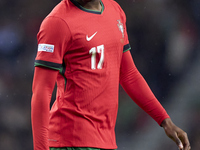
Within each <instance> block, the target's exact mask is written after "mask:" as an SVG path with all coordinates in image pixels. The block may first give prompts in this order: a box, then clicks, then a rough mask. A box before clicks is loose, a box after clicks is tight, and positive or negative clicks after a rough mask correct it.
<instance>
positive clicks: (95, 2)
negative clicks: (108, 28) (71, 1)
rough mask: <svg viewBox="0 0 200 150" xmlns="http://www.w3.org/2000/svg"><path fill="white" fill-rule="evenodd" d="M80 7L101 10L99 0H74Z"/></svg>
mask: <svg viewBox="0 0 200 150" xmlns="http://www.w3.org/2000/svg"><path fill="white" fill-rule="evenodd" d="M76 1H77V2H78V3H79V4H80V5H81V6H82V7H84V8H86V9H91V10H95V11H101V9H102V6H101V3H100V0H76Z"/></svg>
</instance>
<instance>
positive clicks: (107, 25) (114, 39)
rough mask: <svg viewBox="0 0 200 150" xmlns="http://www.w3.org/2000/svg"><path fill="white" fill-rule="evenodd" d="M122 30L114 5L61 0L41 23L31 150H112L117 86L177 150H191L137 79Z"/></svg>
mask: <svg viewBox="0 0 200 150" xmlns="http://www.w3.org/2000/svg"><path fill="white" fill-rule="evenodd" d="M125 23H126V17H125V14H124V12H123V10H122V9H121V8H120V6H119V5H118V4H117V3H116V2H115V1H113V0H63V1H61V2H60V3H59V4H58V5H57V6H56V7H55V8H54V9H53V11H52V12H51V13H50V14H49V15H48V16H47V17H46V18H45V19H44V21H43V22H42V24H41V27H40V31H39V33H38V36H37V38H38V52H37V56H36V60H35V72H34V79H33V87H32V88H33V95H32V104H31V107H32V112H31V115H32V130H33V143H34V150H48V149H49V148H50V150H101V149H109V150H111V149H112V150H113V149H117V145H116V139H115V131H114V128H115V123H116V117H117V110H118V88H119V83H120V84H121V85H122V87H123V88H124V89H125V91H126V92H127V93H128V94H129V96H130V97H131V98H132V99H133V101H134V102H135V103H136V104H137V105H139V106H140V107H141V108H142V109H143V110H144V111H146V112H147V113H148V114H149V115H150V116H151V117H152V118H153V119H154V120H155V121H156V122H157V123H158V124H159V125H160V126H162V127H163V128H164V130H165V132H166V134H167V135H168V136H169V137H170V138H171V139H173V140H174V141H175V142H176V144H177V145H178V147H179V149H180V150H189V149H190V144H189V140H188V138H187V135H186V133H185V132H184V131H183V130H181V129H180V128H179V127H177V126H176V125H174V124H173V122H172V121H171V119H170V117H169V116H168V114H167V113H166V111H165V109H164V108H163V107H162V106H161V104H160V103H159V102H158V100H157V99H156V98H155V96H154V94H153V93H152V92H151V90H150V88H149V87H148V85H147V83H146V82H145V80H144V79H143V77H142V76H141V74H140V73H139V72H138V70H137V68H136V66H135V64H134V62H133V59H132V56H131V54H130V51H129V50H130V45H129V41H128V36H127V32H126V25H125ZM55 82H56V83H57V94H56V100H55V102H54V104H53V106H52V108H51V110H50V100H51V96H52V91H53V89H54V86H55Z"/></svg>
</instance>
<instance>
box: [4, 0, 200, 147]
mask: <svg viewBox="0 0 200 150" xmlns="http://www.w3.org/2000/svg"><path fill="white" fill-rule="evenodd" d="M116 1H117V2H118V3H119V4H120V5H121V7H122V8H123V9H124V11H125V13H126V15H127V30H128V34H129V41H130V44H131V47H132V50H131V53H132V55H133V58H134V61H135V63H136V66H137V67H138V69H139V71H140V72H141V74H142V75H143V76H144V78H145V79H146V81H147V82H148V84H149V86H150V87H151V89H152V91H153V92H154V94H155V95H156V97H157V98H158V100H159V101H160V102H161V104H162V105H163V106H164V107H165V108H166V110H167V112H168V113H169V115H170V116H171V118H172V120H173V121H174V122H175V124H176V125H178V126H179V127H181V128H182V129H183V130H185V131H186V132H187V133H188V136H189V138H190V142H191V145H192V149H193V150H199V149H200V129H199V126H200V100H199V97H200V88H199V85H200V52H199V50H200V1H199V0H176V1H174V0H162V1H161V0H151V1H149V0H126V1H123V0H116ZM59 2H60V0H35V1H24V0H17V1H16V0H1V1H0V68H1V73H0V150H31V149H33V148H32V147H33V144H32V131H31V119H30V110H31V107H30V104H31V94H32V91H31V86H32V78H33V73H34V59H35V55H36V52H37V39H36V34H37V32H38V30H39V26H40V23H41V22H42V20H43V19H44V17H45V16H46V15H47V14H48V13H49V12H50V11H51V10H52V8H53V7H54V6H55V5H56V4H58V3H59ZM119 97H120V106H119V114H118V119H117V125H116V134H117V143H118V146H119V150H131V149H134V150H157V149H162V150H169V149H174V150H175V149H177V148H176V145H175V143H173V142H172V141H171V140H170V139H168V138H167V137H166V136H165V133H164V132H163V130H162V128H161V127H159V125H157V124H156V123H155V121H153V120H152V119H151V118H150V117H149V116H148V115H147V114H145V113H144V112H143V111H142V110H141V109H140V108H139V107H138V106H137V105H135V103H134V102H133V101H132V100H131V99H130V98H129V97H128V96H127V94H126V93H125V92H124V91H123V89H122V88H121V87H120V92H119ZM53 98H54V97H53Z"/></svg>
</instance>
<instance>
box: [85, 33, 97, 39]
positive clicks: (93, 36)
mask: <svg viewBox="0 0 200 150" xmlns="http://www.w3.org/2000/svg"><path fill="white" fill-rule="evenodd" d="M96 34H97V32H95V33H94V34H93V35H92V36H90V37H88V35H86V40H87V41H90V40H91V39H92V38H93V37H94V36H95V35H96Z"/></svg>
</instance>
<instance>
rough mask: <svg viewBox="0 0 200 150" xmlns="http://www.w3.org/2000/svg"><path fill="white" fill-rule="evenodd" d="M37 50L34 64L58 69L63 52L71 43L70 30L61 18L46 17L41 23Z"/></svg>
mask: <svg viewBox="0 0 200 150" xmlns="http://www.w3.org/2000/svg"><path fill="white" fill-rule="evenodd" d="M37 40H38V52H37V56H36V61H35V66H44V67H48V68H51V69H56V70H59V69H60V67H61V65H62V61H63V57H64V54H65V53H66V52H67V50H68V48H69V47H70V43H71V32H70V29H69V27H68V25H67V23H66V22H65V21H64V20H62V19H61V18H57V17H47V18H45V19H44V21H43V22H42V24H41V27H40V30H39V32H38V35H37Z"/></svg>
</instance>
